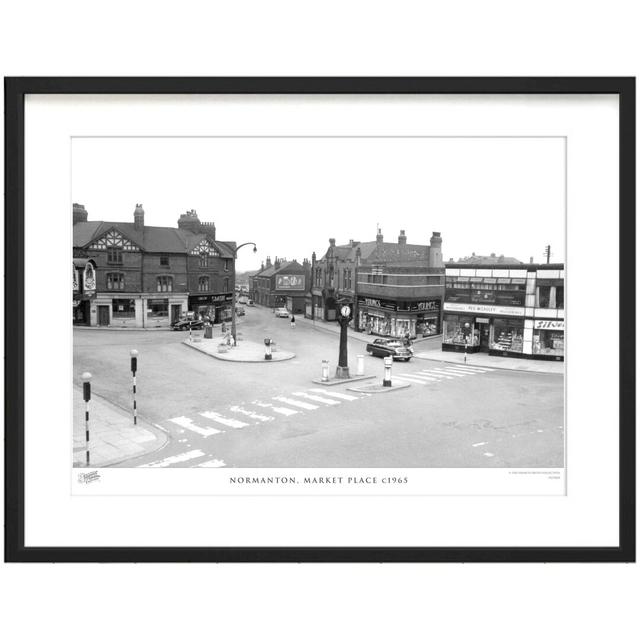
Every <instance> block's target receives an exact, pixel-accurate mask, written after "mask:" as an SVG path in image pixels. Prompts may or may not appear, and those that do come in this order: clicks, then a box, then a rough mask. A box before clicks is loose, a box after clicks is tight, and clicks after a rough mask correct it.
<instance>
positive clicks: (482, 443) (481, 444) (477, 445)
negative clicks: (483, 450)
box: [471, 442, 489, 447]
mask: <svg viewBox="0 0 640 640" xmlns="http://www.w3.org/2000/svg"><path fill="white" fill-rule="evenodd" d="M485 444H489V443H488V442H476V443H475V444H472V445H471V446H472V447H482V446H483V445H485Z"/></svg>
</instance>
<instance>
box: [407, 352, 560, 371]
mask: <svg viewBox="0 0 640 640" xmlns="http://www.w3.org/2000/svg"><path fill="white" fill-rule="evenodd" d="M413 355H414V358H420V359H422V360H433V361H435V362H449V363H452V364H468V365H471V366H478V367H490V368H492V369H507V370H509V371H528V372H530V373H559V374H563V373H564V362H556V361H555V360H525V359H523V358H501V357H499V356H490V355H488V354H486V353H468V354H467V359H466V361H465V358H464V353H456V352H455V351H436V350H432V351H417V350H414V354H413Z"/></svg>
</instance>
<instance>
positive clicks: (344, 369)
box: [336, 304, 351, 378]
mask: <svg viewBox="0 0 640 640" xmlns="http://www.w3.org/2000/svg"><path fill="white" fill-rule="evenodd" d="M350 321H351V307H350V306H349V305H348V304H341V305H340V312H339V314H338V324H339V325H340V352H339V354H338V366H337V367H336V378H348V377H349V358H348V355H347V326H348V325H349V322H350Z"/></svg>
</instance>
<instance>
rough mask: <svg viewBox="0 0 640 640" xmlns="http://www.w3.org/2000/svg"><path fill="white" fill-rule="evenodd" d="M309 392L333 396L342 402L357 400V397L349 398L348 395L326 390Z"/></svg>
mask: <svg viewBox="0 0 640 640" xmlns="http://www.w3.org/2000/svg"><path fill="white" fill-rule="evenodd" d="M309 391H313V392H314V393H324V394H325V395H327V396H331V397H332V398H340V399H341V400H357V399H358V398H356V397H355V396H348V395H347V394H346V393H338V392H337V391H326V390H325V389H309Z"/></svg>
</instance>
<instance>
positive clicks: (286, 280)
mask: <svg viewBox="0 0 640 640" xmlns="http://www.w3.org/2000/svg"><path fill="white" fill-rule="evenodd" d="M304 288H305V287H304V276H298V275H289V276H276V289H295V290H297V291H304Z"/></svg>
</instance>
